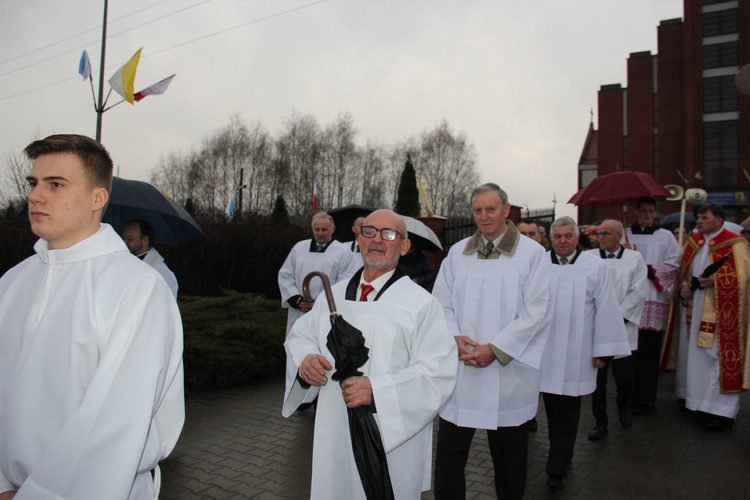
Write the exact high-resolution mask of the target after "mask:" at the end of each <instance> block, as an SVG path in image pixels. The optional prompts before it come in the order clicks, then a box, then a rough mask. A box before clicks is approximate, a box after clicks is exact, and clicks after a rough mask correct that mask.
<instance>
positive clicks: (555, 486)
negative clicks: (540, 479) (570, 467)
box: [547, 476, 563, 492]
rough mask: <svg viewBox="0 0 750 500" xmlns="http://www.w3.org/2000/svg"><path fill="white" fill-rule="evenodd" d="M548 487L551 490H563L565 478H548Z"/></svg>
mask: <svg viewBox="0 0 750 500" xmlns="http://www.w3.org/2000/svg"><path fill="white" fill-rule="evenodd" d="M547 488H549V490H550V491H552V492H555V491H562V490H563V480H562V478H561V477H557V476H550V477H548V478H547Z"/></svg>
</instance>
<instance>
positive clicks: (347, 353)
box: [302, 271, 394, 500]
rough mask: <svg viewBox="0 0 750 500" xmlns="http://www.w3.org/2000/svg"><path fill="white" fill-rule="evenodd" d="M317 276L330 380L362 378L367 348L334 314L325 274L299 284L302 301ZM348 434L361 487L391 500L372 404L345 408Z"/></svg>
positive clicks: (372, 496) (378, 499) (372, 498)
mask: <svg viewBox="0 0 750 500" xmlns="http://www.w3.org/2000/svg"><path fill="white" fill-rule="evenodd" d="M315 276H318V277H319V278H320V279H321V280H323V289H324V290H325V294H326V299H327V300H328V308H329V309H330V311H331V331H330V332H328V339H327V342H326V347H328V350H329V351H330V352H331V354H332V355H333V358H334V361H335V365H336V366H335V367H336V371H335V372H334V374H333V375H331V378H332V379H333V380H335V381H337V382H339V383H341V382H342V381H343V380H345V379H347V378H349V377H355V376H360V375H362V372H361V371H359V368H360V367H361V366H362V365H364V364H365V363H366V362H367V360H368V359H369V356H368V355H369V351H370V350H369V349H368V348H367V346H365V338H364V336H363V335H362V332H360V331H359V330H357V329H356V328H354V327H353V326H352V325H351V324H349V323H348V322H346V321H345V320H344V318H343V317H342V316H341V315H340V314H339V313H338V312H337V311H336V303H335V302H334V300H333V293H332V292H331V282H330V280H329V279H328V276H326V274H325V273H322V272H320V271H313V272H311V273H310V274H308V275H307V276H305V279H304V280H303V281H302V293H303V295H304V296H305V300H307V301H308V302H311V301H312V300H313V299H314V298H315V297H311V296H310V289H309V284H310V280H311V279H312V278H313V277H315ZM346 410H347V417H348V419H349V434H350V435H351V438H352V452H353V453H354V462H355V463H356V464H357V471H358V472H359V478H360V480H361V481H362V487H363V489H364V491H365V495H366V496H367V498H368V499H369V500H392V499H393V498H394V496H393V486H392V485H391V476H390V473H389V472H388V461H387V459H386V456H385V447H384V446H383V439H382V437H381V436H380V429H378V424H377V422H375V416H374V415H373V411H374V409H373V405H368V406H360V407H357V408H347V409H346Z"/></svg>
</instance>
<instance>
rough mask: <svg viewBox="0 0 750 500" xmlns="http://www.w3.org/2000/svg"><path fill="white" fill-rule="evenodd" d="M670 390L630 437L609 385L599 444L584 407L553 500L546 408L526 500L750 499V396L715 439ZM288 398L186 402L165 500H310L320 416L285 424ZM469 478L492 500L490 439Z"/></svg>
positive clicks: (262, 394) (477, 448) (533, 442)
mask: <svg viewBox="0 0 750 500" xmlns="http://www.w3.org/2000/svg"><path fill="white" fill-rule="evenodd" d="M673 381H674V377H673V376H672V375H669V374H667V375H665V376H663V377H662V380H661V381H660V387H659V399H658V402H657V412H656V413H655V414H652V415H644V416H638V417H634V419H633V420H634V421H633V427H632V428H630V429H623V428H622V427H621V426H620V424H619V422H618V421H617V412H616V410H615V407H614V382H612V381H611V380H610V383H609V384H608V388H609V389H610V392H609V398H608V403H609V406H610V408H609V415H610V428H609V435H608V436H607V437H606V438H604V439H602V440H601V441H597V442H590V441H588V440H587V439H586V436H587V434H588V432H589V431H590V430H591V428H593V417H592V416H591V398H590V397H585V398H584V403H583V409H582V412H581V424H580V427H579V431H578V439H577V441H576V447H575V455H574V457H573V463H572V464H571V466H570V469H569V471H568V478H567V479H566V480H565V490H564V491H561V492H557V493H554V494H552V493H549V492H548V490H547V488H546V486H545V481H546V480H547V476H546V474H545V472H544V467H545V463H546V457H547V449H548V442H547V426H546V418H545V415H544V409H543V403H542V402H541V401H540V408H539V414H538V421H539V431H538V432H537V433H535V434H534V433H530V434H529V468H528V482H527V487H526V498H533V499H536V498H556V499H564V498H575V499H579V498H581V499H589V498H591V499H594V498H596V499H619V498H646V499H652V498H653V499H664V498H684V499H693V498H695V499H699V498H700V499H714V498H715V499H741V498H750V474H748V471H750V395H748V394H743V396H742V406H741V410H740V414H739V417H738V418H737V421H736V423H735V426H734V429H733V430H725V431H723V432H721V433H716V434H711V433H707V432H706V431H705V430H704V428H703V427H702V426H701V425H700V424H699V423H698V422H697V419H696V418H695V415H693V414H692V413H691V412H688V411H685V410H682V409H680V408H679V407H678V406H677V404H676V402H675V399H674V396H673V390H674V382H673ZM283 392H284V381H283V379H281V378H280V379H276V380H271V381H264V382H261V383H259V384H257V385H254V386H251V387H245V388H240V389H231V390H225V391H219V392H211V393H203V394H196V395H193V396H192V397H190V398H188V402H187V422H186V424H185V428H184V430H183V433H182V436H181V438H180V441H179V443H178V444H177V447H176V449H175V451H174V452H173V453H172V456H171V457H169V458H168V459H167V460H166V461H164V462H163V463H162V466H161V467H162V478H163V485H162V494H161V498H162V499H164V500H169V499H179V500H193V499H229V498H231V499H242V498H258V499H304V498H309V494H310V474H311V460H312V458H311V457H312V430H313V420H314V415H313V413H312V412H311V411H306V412H304V413H301V414H300V413H297V414H295V415H293V416H292V417H290V418H288V419H285V418H283V417H282V416H281V401H282V397H283ZM466 475H467V481H468V484H467V490H468V492H467V498H468V499H485V498H488V499H489V498H494V486H493V477H492V460H491V458H490V454H489V450H488V449H487V446H486V435H485V434H484V433H483V432H477V434H476V435H475V438H474V442H473V444H472V452H471V456H470V458H469V464H468V465H467V468H466ZM422 498H423V499H432V498H433V495H432V493H431V492H427V493H425V494H423V496H422ZM332 500H346V499H332Z"/></svg>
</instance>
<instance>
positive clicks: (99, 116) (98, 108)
mask: <svg viewBox="0 0 750 500" xmlns="http://www.w3.org/2000/svg"><path fill="white" fill-rule="evenodd" d="M108 3H109V0H104V21H103V22H102V57H101V63H100V65H99V104H98V105H97V106H96V141H97V142H102V115H103V114H104V100H103V99H104V55H105V53H106V50H107V5H108ZM92 91H93V89H92Z"/></svg>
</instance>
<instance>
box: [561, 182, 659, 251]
mask: <svg viewBox="0 0 750 500" xmlns="http://www.w3.org/2000/svg"><path fill="white" fill-rule="evenodd" d="M670 196H672V193H670V192H669V191H667V189H666V188H665V187H664V186H662V185H661V184H659V183H658V182H656V179H654V178H653V177H651V176H650V175H649V174H647V173H646V172H632V171H624V172H614V173H612V174H607V175H602V176H599V177H597V178H595V179H594V180H593V181H591V182H590V183H589V185H588V186H586V187H585V188H583V189H581V190H580V191H578V192H577V193H576V194H574V195H573V197H572V198H571V199H570V200H568V203H572V204H573V205H576V206H578V207H580V206H586V207H594V208H599V207H612V206H616V205H622V224H623V225H625V223H626V221H625V218H626V215H625V214H627V212H628V205H635V204H636V203H637V202H638V200H640V199H641V198H646V197H650V198H653V199H655V200H666V199H667V198H669V197H670ZM625 246H626V247H628V248H630V242H629V241H628V233H627V231H626V232H625Z"/></svg>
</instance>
